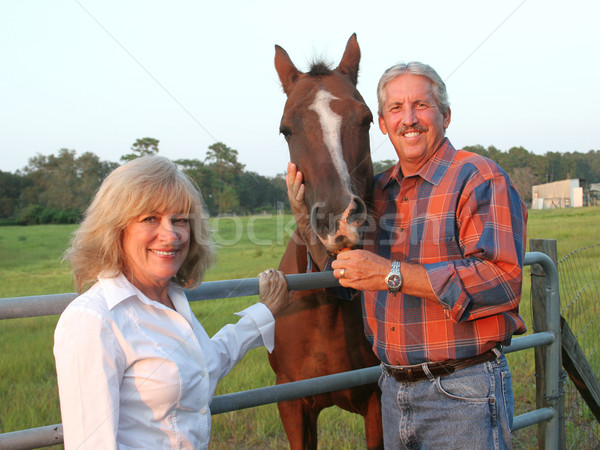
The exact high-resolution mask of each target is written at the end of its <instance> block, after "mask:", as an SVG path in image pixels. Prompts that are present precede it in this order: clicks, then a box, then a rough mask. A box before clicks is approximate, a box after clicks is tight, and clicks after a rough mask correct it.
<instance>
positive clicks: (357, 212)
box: [348, 197, 367, 227]
mask: <svg viewBox="0 0 600 450" xmlns="http://www.w3.org/2000/svg"><path fill="white" fill-rule="evenodd" d="M352 204H353V205H352V207H351V209H350V213H349V214H348V223H349V224H351V225H354V226H356V227H360V226H362V225H363V224H364V223H365V221H366V220H367V206H366V205H365V202H363V201H362V199H361V198H359V197H354V198H353V199H352Z"/></svg>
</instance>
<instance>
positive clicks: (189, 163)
mask: <svg viewBox="0 0 600 450" xmlns="http://www.w3.org/2000/svg"><path fill="white" fill-rule="evenodd" d="M173 162H174V163H175V164H177V165H178V166H180V167H181V169H182V170H183V172H184V173H185V174H186V175H187V176H188V177H190V178H191V179H192V180H193V181H194V182H195V183H196V185H197V186H198V188H199V189H200V193H201V194H202V200H203V201H204V208H205V209H206V210H207V211H208V213H209V214H210V215H215V214H217V213H218V208H217V206H216V199H215V196H214V193H213V189H214V187H215V185H216V183H217V174H216V172H215V171H214V170H213V169H212V168H210V167H208V166H207V165H206V164H204V163H203V162H202V161H200V160H198V159H177V160H175V161H173Z"/></svg>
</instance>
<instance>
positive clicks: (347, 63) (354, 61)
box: [336, 33, 360, 86]
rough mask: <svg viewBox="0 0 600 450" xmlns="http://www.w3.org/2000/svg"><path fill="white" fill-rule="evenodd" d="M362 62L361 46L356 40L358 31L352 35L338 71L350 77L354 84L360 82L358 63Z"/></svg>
mask: <svg viewBox="0 0 600 450" xmlns="http://www.w3.org/2000/svg"><path fill="white" fill-rule="evenodd" d="M359 63H360V48H359V46H358V41H357V40H356V33H354V34H353V35H352V36H350V39H348V43H347V44H346V50H345V51H344V56H342V60H341V61H340V64H339V65H338V67H337V69H336V70H337V71H338V72H341V73H343V74H345V75H346V76H348V78H350V80H351V81H352V83H353V84H354V86H356V83H358V64H359Z"/></svg>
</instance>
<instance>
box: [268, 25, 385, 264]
mask: <svg viewBox="0 0 600 450" xmlns="http://www.w3.org/2000/svg"><path fill="white" fill-rule="evenodd" d="M359 62H360V49H359V47H358V43H357V41H356V35H355V34H354V35H352V37H351V38H350V39H349V40H348V44H347V45H346V50H345V51H344V55H343V57H342V60H341V61H340V63H339V65H338V67H337V68H336V69H330V68H328V67H327V66H326V65H325V64H324V63H316V64H313V66H312V68H311V70H310V71H309V72H306V73H303V72H300V71H299V70H298V69H297V68H296V66H295V65H294V63H293V62H292V61H291V59H290V57H289V56H288V54H287V52H286V51H285V50H284V49H283V48H281V47H279V46H275V68H276V69H277V74H278V75H279V79H280V80H281V83H282V85H283V90H284V91H285V93H286V95H287V97H288V98H287V102H286V104H285V109H284V111H283V117H282V119H281V126H280V131H281V133H282V134H283V135H284V136H285V139H286V141H287V143H288V146H289V151H290V159H291V161H292V162H293V163H294V164H296V166H297V167H298V169H299V170H300V171H301V172H302V173H303V175H304V184H305V202H306V205H307V206H308V208H309V210H310V212H311V225H312V227H313V229H314V231H315V233H316V234H317V236H318V237H319V239H320V240H321V241H322V242H323V244H324V245H325V247H326V248H327V250H328V251H329V252H330V253H337V252H339V251H340V250H342V249H343V248H346V247H354V246H355V245H356V244H357V243H358V242H359V241H360V239H361V232H360V230H361V227H362V226H363V225H364V224H365V221H366V219H367V207H366V204H365V202H367V203H368V202H369V200H370V195H371V190H372V186H373V166H372V163H371V155H370V146H369V127H370V125H371V123H372V121H373V116H372V114H371V111H370V110H369V108H368V106H367V105H366V103H365V102H364V100H363V98H362V96H361V95H360V93H359V92H358V91H357V90H356V83H357V79H358V65H359Z"/></svg>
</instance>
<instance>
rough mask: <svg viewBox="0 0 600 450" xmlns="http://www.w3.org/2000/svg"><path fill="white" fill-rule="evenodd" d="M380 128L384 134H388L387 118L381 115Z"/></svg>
mask: <svg viewBox="0 0 600 450" xmlns="http://www.w3.org/2000/svg"><path fill="white" fill-rule="evenodd" d="M379 129H380V130H381V132H382V133H383V134H387V127H386V126H385V120H383V117H381V116H379Z"/></svg>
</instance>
